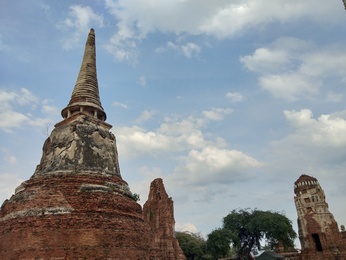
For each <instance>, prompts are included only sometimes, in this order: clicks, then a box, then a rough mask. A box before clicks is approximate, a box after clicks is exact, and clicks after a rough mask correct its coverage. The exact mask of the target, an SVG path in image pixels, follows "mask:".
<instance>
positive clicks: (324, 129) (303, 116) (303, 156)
mask: <svg viewBox="0 0 346 260" xmlns="http://www.w3.org/2000/svg"><path fill="white" fill-rule="evenodd" d="M284 116H285V119H286V120H287V122H288V123H289V126H291V127H292V129H291V133H289V134H288V135H287V136H285V137H284V138H282V139H281V140H278V141H275V142H272V143H271V148H272V151H271V157H273V158H274V159H270V160H271V161H272V167H274V165H277V166H278V167H279V168H280V167H281V168H282V167H284V168H286V170H287V169H291V168H294V169H293V170H292V171H294V172H297V168H299V169H300V170H299V171H301V170H302V169H304V171H306V170H308V171H311V169H313V170H312V171H313V172H314V173H311V174H316V175H317V174H318V172H323V171H324V168H325V167H326V166H327V168H328V169H329V170H328V171H331V172H333V171H335V172H336V173H337V172H338V171H339V170H332V169H333V168H334V167H338V166H340V164H341V165H344V158H345V156H346V152H345V151H346V136H345V135H344V133H345V131H346V111H341V112H339V113H332V114H324V115H320V116H318V117H317V118H314V117H313V114H312V111H311V110H309V109H302V110H300V111H295V110H286V111H284ZM316 167H317V168H316Z"/></svg>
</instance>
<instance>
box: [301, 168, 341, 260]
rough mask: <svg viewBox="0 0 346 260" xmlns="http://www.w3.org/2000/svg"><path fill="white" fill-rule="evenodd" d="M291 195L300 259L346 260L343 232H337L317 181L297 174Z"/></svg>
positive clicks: (337, 229)
mask: <svg viewBox="0 0 346 260" xmlns="http://www.w3.org/2000/svg"><path fill="white" fill-rule="evenodd" d="M294 193H295V197H294V201H295V205H296V209H297V213H298V235H299V240H300V243H301V246H302V248H301V249H302V251H301V256H300V257H301V258H300V259H303V260H319V259H321V260H322V259H324V260H332V259H333V260H334V259H340V260H341V259H346V233H345V230H344V228H343V230H342V231H341V232H340V231H339V228H338V224H337V222H336V221H335V219H334V216H333V214H332V213H330V211H329V209H328V204H327V202H326V196H325V194H324V191H323V189H322V188H321V186H320V184H319V182H318V181H317V179H316V178H314V177H311V176H308V175H304V174H303V175H301V176H300V177H299V179H298V180H297V181H296V182H295V183H294Z"/></svg>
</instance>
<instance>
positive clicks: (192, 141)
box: [0, 0, 346, 248]
mask: <svg viewBox="0 0 346 260" xmlns="http://www.w3.org/2000/svg"><path fill="white" fill-rule="evenodd" d="M345 24H346V11H345V10H344V5H343V3H342V1H341V0H329V1H325V0H305V1H301V0H290V1H283V0H217V1H209V0H175V1H173V0H166V1H154V0H84V1H75V0H72V1H71V0H69V1H66V0H61V1H48V0H36V1H21V0H18V1H12V0H0V104H1V110H0V200H1V201H4V200H5V199H7V198H10V196H11V195H12V194H13V193H14V189H15V187H17V186H18V185H19V184H20V183H21V182H22V181H24V180H27V179H29V178H30V177H31V176H32V174H33V173H34V171H35V167H36V165H38V164H39V161H40V159H41V155H42V146H43V143H44V140H45V139H46V138H47V137H48V136H49V134H50V132H51V131H52V129H53V128H54V124H55V123H57V122H60V121H61V120H62V117H61V115H60V112H61V110H62V109H63V108H64V107H65V106H66V105H67V103H68V101H69V100H70V97H71V94H72V90H73V88H74V84H75V82H76V79H77V76H78V72H79V68H80V64H81V61H82V56H83V52H84V46H85V41H86V38H87V35H88V32H89V30H90V28H94V29H95V34H96V49H97V74H98V83H99V89H100V98H101V102H102V105H103V108H104V110H105V111H106V113H107V122H108V123H109V124H111V125H113V128H112V132H113V133H114V134H115V136H116V138H117V147H118V153H119V164H120V169H121V175H122V178H123V179H124V180H125V181H126V182H128V184H129V186H130V189H131V191H132V192H133V193H137V194H139V195H140V199H141V200H140V203H141V204H144V202H145V201H146V200H147V196H148V192H149V187H150V182H151V181H152V180H154V179H155V178H162V179H163V182H164V185H165V187H166V191H167V193H168V194H169V196H171V197H172V198H173V201H174V214H175V221H176V230H179V231H191V232H195V233H198V232H200V234H201V235H202V236H205V237H206V236H207V234H209V233H210V232H211V231H212V230H214V229H216V228H218V227H221V225H222V219H223V217H225V216H226V215H227V214H228V213H230V212H231V211H232V210H234V209H246V208H250V209H255V208H256V209H260V210H272V211H277V212H281V213H283V214H285V215H286V216H287V217H288V218H289V219H290V220H291V221H292V223H293V227H294V229H295V231H296V232H298V230H297V224H296V220H297V213H296V209H295V205H294V191H293V188H294V187H293V185H294V182H295V181H296V180H297V179H298V178H299V176H300V175H302V174H307V175H310V176H313V177H315V178H317V179H318V180H319V182H320V184H321V186H322V188H323V189H324V191H325V194H326V200H327V202H328V204H329V209H330V211H331V212H332V213H333V215H334V217H335V219H336V221H337V222H338V224H339V225H341V224H344V225H345V224H346V207H345V198H346V189H345V188H344V185H345V183H346V172H345V170H346V134H345V132H346V105H345V101H346V88H345V86H346V73H345V68H346V38H345V34H346V26H345ZM296 247H298V248H299V247H300V244H299V242H298V241H297V242H296Z"/></svg>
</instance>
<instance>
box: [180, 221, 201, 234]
mask: <svg viewBox="0 0 346 260" xmlns="http://www.w3.org/2000/svg"><path fill="white" fill-rule="evenodd" d="M175 230H176V231H184V232H191V233H194V234H196V233H198V229H197V227H196V226H195V225H194V224H193V223H176V224H175Z"/></svg>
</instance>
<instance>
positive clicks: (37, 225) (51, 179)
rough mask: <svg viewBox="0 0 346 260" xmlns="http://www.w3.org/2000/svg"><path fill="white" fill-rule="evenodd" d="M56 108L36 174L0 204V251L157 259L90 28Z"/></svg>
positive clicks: (13, 255) (6, 255)
mask: <svg viewBox="0 0 346 260" xmlns="http://www.w3.org/2000/svg"><path fill="white" fill-rule="evenodd" d="M61 114H62V116H63V118H64V119H63V121H61V122H59V123H57V124H56V125H55V128H54V130H53V131H52V133H51V135H50V136H49V137H48V138H47V140H46V141H45V143H44V146H43V154H42V159H41V162H40V164H39V165H38V166H37V168H36V170H35V172H34V174H33V175H32V177H31V178H30V179H29V180H27V181H25V182H23V183H22V184H21V185H20V186H19V187H17V188H16V190H15V194H14V195H13V196H12V197H11V198H10V199H9V200H6V201H5V202H4V203H3V205H2V206H1V211H0V259H1V260H5V259H6V260H10V259H13V260H19V259H55V260H57V259H109V260H111V259H131V260H132V259H163V257H162V255H163V251H165V250H166V249H163V248H160V247H159V246H158V245H157V243H155V241H154V237H155V234H154V233H153V232H152V231H151V229H150V226H149V224H148V223H147V222H145V221H144V218H143V215H142V208H141V206H140V205H139V204H138V203H137V202H136V197H135V196H134V195H133V194H132V193H131V191H130V189H129V186H128V184H127V183H126V182H125V181H124V180H123V179H122V177H121V175H120V169H119V165H118V153H117V147H116V140H115V136H114V135H113V134H112V133H111V132H110V131H109V130H110V128H111V127H112V126H111V125H110V124H108V123H106V122H105V120H106V113H105V111H104V109H103V107H102V105H101V101H100V97H99V89H98V83H97V75H96V51H95V33H94V30H93V29H91V30H90V33H89V35H88V39H87V42H86V46H85V52H84V57H83V61H82V65H81V68H80V72H79V75H78V79H77V82H76V85H75V87H74V90H73V93H72V96H71V100H70V102H69V103H68V105H67V106H66V107H65V108H64V109H63V110H62V112H61ZM170 237H171V238H172V239H174V238H173V234H170ZM165 259H184V258H179V257H176V256H172V258H165Z"/></svg>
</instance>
